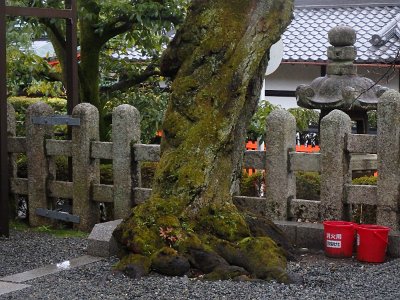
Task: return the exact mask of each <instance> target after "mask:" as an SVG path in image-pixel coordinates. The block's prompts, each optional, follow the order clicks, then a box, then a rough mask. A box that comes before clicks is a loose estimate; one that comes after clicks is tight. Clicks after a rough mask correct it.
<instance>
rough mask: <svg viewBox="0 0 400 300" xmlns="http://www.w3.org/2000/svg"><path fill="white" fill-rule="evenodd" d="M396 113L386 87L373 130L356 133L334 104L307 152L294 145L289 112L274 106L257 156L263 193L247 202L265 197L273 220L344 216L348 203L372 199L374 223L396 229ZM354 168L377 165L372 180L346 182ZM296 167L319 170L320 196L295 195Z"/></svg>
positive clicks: (397, 104)
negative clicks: (316, 148) (315, 145)
mask: <svg viewBox="0 0 400 300" xmlns="http://www.w3.org/2000/svg"><path fill="white" fill-rule="evenodd" d="M399 113H400V94H399V93H397V92H395V91H393V90H391V91H389V92H386V93H385V94H384V95H383V96H382V97H381V98H380V102H379V104H378V110H377V117H378V133H377V135H364V134H362V135H360V134H352V133H351V120H350V118H349V116H348V115H347V114H345V113H343V112H341V111H339V110H334V111H332V112H331V113H330V114H329V115H327V116H326V117H325V118H324V119H323V120H322V122H321V132H320V145H321V151H320V153H311V154H308V153H307V154H306V153H296V152H294V151H293V149H295V145H294V138H293V136H294V135H295V130H296V128H295V120H294V118H293V117H292V116H291V115H290V114H289V113H287V112H286V111H283V110H280V111H274V112H273V113H271V114H270V116H269V117H268V120H267V132H268V135H267V137H266V145H267V150H266V153H265V158H261V159H260V161H265V170H266V199H265V201H264V200H263V201H259V199H253V202H254V203H253V205H252V208H253V209H254V208H257V209H258V208H259V207H260V204H261V203H265V204H262V211H263V212H264V213H265V214H266V215H268V216H270V217H272V218H273V219H275V220H293V219H294V220H296V219H297V218H302V219H311V220H326V219H336V220H349V219H350V213H351V211H350V210H351V206H352V205H357V204H364V205H376V207H377V216H376V217H377V223H378V224H380V225H386V226H390V227H391V228H392V229H393V230H398V229H399V212H398V199H399V189H398V183H399V182H400V172H399V171H400V168H399V167H400V165H399V158H400V143H399V139H400V120H399V118H398V116H399ZM258 155H259V156H262V155H264V154H261V153H259V154H258ZM356 170H377V171H378V174H379V175H378V183H377V186H370V185H353V184H351V179H352V171H356ZM295 171H316V172H320V173H321V186H320V187H321V196H320V201H311V200H303V199H296V197H295V195H296V182H295V176H294V172H295ZM246 202H247V200H246V199H243V200H242V201H241V203H240V204H242V203H243V204H245V203H246ZM247 204H249V202H247ZM258 210H259V209H258Z"/></svg>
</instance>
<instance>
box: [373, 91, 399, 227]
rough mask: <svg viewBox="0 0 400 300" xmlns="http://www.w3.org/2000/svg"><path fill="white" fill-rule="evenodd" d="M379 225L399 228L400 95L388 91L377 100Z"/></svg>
mask: <svg viewBox="0 0 400 300" xmlns="http://www.w3.org/2000/svg"><path fill="white" fill-rule="evenodd" d="M377 114H378V116H377V117H378V120H377V121H378V126H377V127H378V133H377V135H378V136H377V144H378V147H377V154H378V183H377V190H378V191H377V195H378V199H377V204H378V205H377V220H376V221H377V224H379V225H385V226H389V227H391V228H392V230H398V229H399V215H398V214H399V207H398V206H399V202H398V201H399V196H400V195H399V183H400V169H399V168H400V144H399V142H400V119H399V115H400V94H399V93H398V92H396V91H394V90H389V91H387V92H385V93H384V94H383V95H382V96H381V97H380V101H379V102H378V110H377Z"/></svg>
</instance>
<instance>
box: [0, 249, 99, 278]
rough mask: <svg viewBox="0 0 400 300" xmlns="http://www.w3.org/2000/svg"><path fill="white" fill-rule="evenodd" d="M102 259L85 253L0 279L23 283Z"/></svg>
mask: <svg viewBox="0 0 400 300" xmlns="http://www.w3.org/2000/svg"><path fill="white" fill-rule="evenodd" d="M100 260H102V258H100V257H94V256H90V255H84V256H80V257H77V258H73V259H71V260H66V261H64V262H61V263H58V264H53V265H48V266H45V267H42V268H38V269H33V270H30V271H26V272H22V273H18V274H14V275H9V276H5V277H1V278H0V281H8V282H13V283H21V282H25V281H28V280H32V279H35V278H39V277H42V276H46V275H50V274H54V273H57V272H60V271H63V270H69V269H73V268H77V267H80V266H84V265H87V264H91V263H94V262H96V261H100Z"/></svg>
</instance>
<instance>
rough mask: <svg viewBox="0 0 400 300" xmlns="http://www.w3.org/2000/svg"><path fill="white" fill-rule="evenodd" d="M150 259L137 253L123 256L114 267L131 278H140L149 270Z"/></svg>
mask: <svg viewBox="0 0 400 300" xmlns="http://www.w3.org/2000/svg"><path fill="white" fill-rule="evenodd" d="M150 265H151V261H150V259H149V258H148V257H146V256H143V255H139V254H129V255H127V256H124V257H123V258H122V259H121V260H120V261H119V262H118V263H117V264H116V265H115V267H114V270H117V271H122V272H124V273H125V274H127V275H128V276H129V277H132V278H140V277H142V276H145V275H148V274H149V272H150Z"/></svg>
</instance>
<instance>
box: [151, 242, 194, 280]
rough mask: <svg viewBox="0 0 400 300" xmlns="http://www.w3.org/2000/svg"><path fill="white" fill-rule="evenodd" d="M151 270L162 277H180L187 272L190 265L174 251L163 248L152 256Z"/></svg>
mask: <svg viewBox="0 0 400 300" xmlns="http://www.w3.org/2000/svg"><path fill="white" fill-rule="evenodd" d="M151 268H152V269H153V270H154V271H156V272H158V273H160V274H163V275H167V276H182V275H185V274H186V273H187V272H188V271H189V269H190V264H189V261H188V259H187V258H186V257H185V256H183V255H180V254H179V253H178V251H176V250H175V249H172V248H169V247H164V248H161V249H160V250H159V251H158V252H156V253H154V254H153V255H152V258H151Z"/></svg>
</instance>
